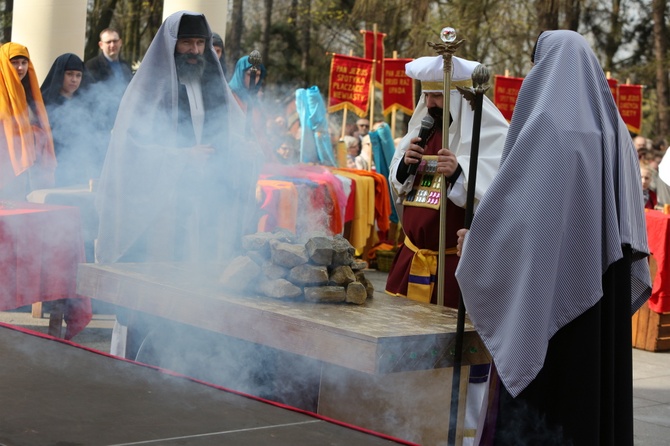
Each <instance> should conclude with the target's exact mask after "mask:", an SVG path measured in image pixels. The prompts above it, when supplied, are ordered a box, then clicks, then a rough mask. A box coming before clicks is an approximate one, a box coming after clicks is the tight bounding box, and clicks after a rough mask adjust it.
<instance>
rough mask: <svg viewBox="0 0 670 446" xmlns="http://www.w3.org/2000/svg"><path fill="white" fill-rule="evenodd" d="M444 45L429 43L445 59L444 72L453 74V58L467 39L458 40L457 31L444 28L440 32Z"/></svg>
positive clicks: (448, 27) (447, 27)
mask: <svg viewBox="0 0 670 446" xmlns="http://www.w3.org/2000/svg"><path fill="white" fill-rule="evenodd" d="M440 39H441V40H442V43H434V42H428V46H429V47H431V48H432V49H434V50H435V52H436V53H437V54H439V55H440V56H442V58H443V59H444V72H445V73H449V74H451V56H453V55H454V53H455V52H456V50H457V49H458V48H459V47H460V46H461V45H462V44H463V42H465V39H461V40H458V41H457V40H456V30H455V29H454V28H452V27H450V26H446V27H444V28H442V31H441V32H440Z"/></svg>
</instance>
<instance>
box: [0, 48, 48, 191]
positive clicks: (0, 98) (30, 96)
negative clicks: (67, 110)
mask: <svg viewBox="0 0 670 446" xmlns="http://www.w3.org/2000/svg"><path fill="white" fill-rule="evenodd" d="M0 119H1V120H2V125H1V126H0V145H1V146H2V147H0V198H3V199H11V200H25V199H26V195H28V193H29V192H31V191H32V190H35V189H41V188H46V187H51V186H53V175H54V170H55V168H56V155H55V153H54V146H53V141H52V138H51V128H50V126H49V120H48V118H47V112H46V109H45V107H44V102H43V100H42V94H41V92H40V88H39V84H38V83H37V76H36V75H35V68H34V67H33V64H32V62H31V61H30V54H29V53H28V49H27V48H26V47H25V46H23V45H20V44H18V43H14V42H8V43H5V44H4V45H2V46H0Z"/></svg>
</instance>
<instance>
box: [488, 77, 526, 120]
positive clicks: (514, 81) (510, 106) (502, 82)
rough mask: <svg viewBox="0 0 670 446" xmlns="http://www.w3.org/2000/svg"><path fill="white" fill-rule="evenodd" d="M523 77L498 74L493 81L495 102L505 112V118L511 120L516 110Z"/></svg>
mask: <svg viewBox="0 0 670 446" xmlns="http://www.w3.org/2000/svg"><path fill="white" fill-rule="evenodd" d="M521 82H523V78H522V77H506V76H499V75H496V76H495V77H494V81H493V103H494V104H495V105H496V107H498V110H500V112H501V113H502V114H503V116H504V117H505V119H507V120H508V121H510V120H511V119H512V113H513V112H514V105H515V104H516V98H517V96H519V89H520V88H521Z"/></svg>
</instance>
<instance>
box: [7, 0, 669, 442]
mask: <svg viewBox="0 0 670 446" xmlns="http://www.w3.org/2000/svg"><path fill="white" fill-rule="evenodd" d="M99 39H100V40H99V47H100V50H101V52H100V54H99V55H98V56H96V57H94V58H92V59H90V60H88V61H83V60H82V59H81V58H80V57H79V56H77V55H76V54H73V53H65V54H63V55H61V56H59V57H57V58H56V59H55V61H54V62H53V65H52V66H51V69H50V70H49V73H48V74H47V76H46V78H45V80H44V82H43V83H42V85H41V86H40V85H38V81H37V75H36V73H35V70H34V67H33V64H32V62H31V59H30V54H29V52H28V49H27V48H26V47H25V46H23V45H21V44H19V43H15V42H9V43H5V44H3V45H2V46H0V76H1V77H2V85H0V107H1V108H0V110H1V113H2V127H0V130H1V131H2V132H3V134H2V137H1V138H0V144H2V146H3V147H2V148H0V199H9V200H25V199H26V196H27V194H28V193H29V192H31V191H33V190H36V189H40V188H48V187H53V186H57V187H67V186H72V185H77V184H83V183H86V182H88V181H89V180H90V179H97V178H99V179H100V183H99V190H98V192H97V201H96V206H97V209H98V212H99V215H100V228H99V234H98V240H97V246H96V253H95V254H96V260H97V261H100V262H112V263H113V262H143V261H187V262H208V261H221V260H222V259H226V258H230V256H231V255H233V253H234V252H235V248H236V247H237V245H238V244H239V243H240V240H241V237H240V236H241V235H242V234H244V233H245V231H247V232H248V231H249V228H254V224H253V218H254V215H253V212H252V211H251V210H253V209H254V207H255V200H256V197H255V194H256V182H257V179H258V176H259V172H260V170H261V164H262V163H264V162H270V163H278V164H292V163H296V162H298V161H299V158H298V156H297V154H298V145H299V141H298V140H297V139H296V138H295V136H293V134H291V132H290V131H289V125H288V123H287V118H286V117H285V116H282V115H281V113H278V114H275V113H268V108H267V107H265V106H263V103H262V100H263V82H264V81H265V78H266V74H267V72H266V68H265V66H264V65H263V64H262V62H261V61H260V60H259V59H257V58H256V57H255V56H252V55H248V56H244V57H242V58H241V59H240V60H239V61H237V63H236V65H235V68H234V70H233V72H232V74H231V76H230V79H228V78H227V76H226V62H225V50H224V46H223V41H222V39H221V37H220V36H218V35H217V34H215V33H212V31H211V29H210V28H209V24H208V23H207V21H206V19H205V17H204V16H203V15H200V14H195V13H189V12H185V11H181V12H178V13H175V14H172V15H171V16H169V17H168V18H167V19H166V20H165V22H164V23H163V25H162V26H161V27H160V29H159V30H158V32H157V34H156V36H155V37H154V39H153V41H152V43H151V45H150V47H149V48H148V50H147V53H146V55H145V56H144V59H143V61H142V63H141V64H140V66H139V68H138V69H137V71H136V72H135V73H133V72H132V69H131V67H130V65H129V64H128V62H126V61H124V60H123V59H122V58H121V57H120V54H121V49H122V44H123V42H122V39H121V36H120V34H119V32H118V31H116V30H114V29H111V28H109V29H105V30H104V31H102V32H101V33H100V35H99ZM533 56H534V59H535V60H534V63H535V65H534V67H533V69H532V70H531V72H530V73H529V74H528V76H527V77H526V78H525V80H524V82H523V85H522V87H521V90H520V92H519V98H518V103H517V107H516V109H515V112H514V116H513V118H512V121H511V123H510V124H508V122H507V121H506V120H505V119H504V118H503V116H502V115H501V113H500V112H499V111H498V109H497V108H496V107H495V105H494V104H493V103H492V102H491V101H490V100H488V98H484V103H483V119H482V128H481V135H480V137H481V146H480V153H479V157H478V164H477V183H476V185H470V184H469V183H468V176H469V169H468V168H469V165H470V163H471V161H472V160H471V159H470V148H471V145H472V140H471V135H472V126H473V120H472V113H471V110H470V105H469V103H468V102H467V101H466V100H464V99H463V97H462V95H461V93H460V92H458V91H457V90H456V89H453V90H452V91H451V92H445V91H443V83H442V79H443V65H442V64H443V59H442V57H441V56H437V57H422V58H418V59H416V60H414V61H412V62H410V63H409V64H407V75H408V76H410V77H412V78H414V79H416V80H417V81H418V82H420V83H421V97H420V99H419V102H418V104H417V107H416V110H415V113H414V115H413V116H412V118H411V120H410V122H409V126H408V127H409V128H408V132H407V134H406V136H405V137H404V138H402V139H401V140H400V141H398V142H397V145H396V147H395V150H396V151H395V155H394V156H393V159H392V160H391V161H390V162H383V164H379V166H375V162H377V163H380V162H381V160H380V159H379V158H376V157H375V156H373V151H372V150H373V149H372V143H371V137H373V138H376V137H377V136H375V135H374V134H371V132H370V130H371V129H370V120H369V119H366V118H361V119H359V120H358V121H357V122H356V124H355V127H354V126H353V125H352V126H351V127H350V128H349V129H348V130H347V135H346V136H344V137H343V138H342V139H343V141H344V144H345V145H346V148H347V167H349V168H352V169H359V170H370V169H373V170H377V167H379V169H378V170H385V171H386V170H387V171H388V177H389V182H390V184H391V185H392V192H393V195H394V203H395V204H396V208H397V210H398V214H399V219H400V222H401V224H402V228H403V230H404V234H405V237H404V241H403V243H402V244H401V245H400V246H398V247H397V253H396V257H395V260H394V262H393V265H392V266H391V271H390V273H389V278H388V282H387V285H386V291H387V293H389V294H392V295H396V296H403V297H406V298H409V299H413V300H417V301H421V302H425V303H433V304H435V303H436V302H437V296H436V291H437V289H436V287H435V286H434V285H435V283H436V280H438V279H437V278H436V272H437V270H438V269H437V267H438V265H437V259H438V249H439V246H438V235H439V233H440V227H439V226H440V225H441V224H446V226H447V231H446V232H447V240H446V243H447V252H446V253H445V255H446V259H445V262H446V263H447V265H446V267H445V268H444V269H443V271H444V277H441V278H440V280H444V281H445V283H446V296H445V305H447V306H450V307H453V308H457V307H458V303H459V298H460V297H461V294H460V293H462V298H463V301H464V303H465V306H466V307H467V310H468V313H469V314H470V316H471V319H472V321H473V323H474V325H475V327H476V328H477V330H478V332H479V333H480V335H481V336H482V339H483V340H484V342H485V343H486V345H487V347H488V348H489V351H490V352H491V354H492V356H493V362H494V364H493V367H492V371H491V376H492V378H491V381H490V383H491V384H490V385H491V392H492V393H491V395H493V396H494V397H495V400H493V399H492V401H494V402H493V403H491V404H490V405H484V406H485V407H486V408H488V409H489V412H488V413H487V414H486V417H482V420H484V419H485V423H484V425H483V426H480V429H479V432H480V434H481V435H482V438H483V440H482V441H483V443H481V444H514V441H516V439H517V438H518V437H519V435H521V436H526V437H528V438H532V439H533V440H535V441H537V442H546V441H548V439H550V438H551V439H552V441H555V440H556V438H560V439H561V441H565V442H566V443H564V444H569V442H573V443H574V444H611V443H609V440H610V439H615V438H616V439H619V438H625V439H626V444H628V439H630V440H631V441H632V424H631V423H632V417H631V411H632V406H631V402H632V396H631V394H630V392H629V391H628V390H630V389H628V390H626V391H615V390H616V389H613V388H611V387H607V386H605V387H603V386H601V384H602V383H604V382H608V383H614V382H624V383H625V384H626V385H627V384H629V381H630V379H631V377H630V373H629V372H630V364H631V362H630V361H631V358H630V351H629V350H630V342H629V340H628V342H627V343H626V342H625V341H626V340H627V338H626V337H625V336H623V333H625V332H626V331H627V332H628V336H630V314H631V312H632V311H635V310H636V309H637V307H639V305H641V303H642V302H644V298H645V296H648V291H649V288H648V286H649V283H648V282H649V277H648V276H649V273H648V270H647V269H645V268H646V255H647V254H648V252H647V249H648V248H647V246H646V235H645V227H644V218H643V209H644V208H648V209H658V208H662V207H663V206H664V205H670V193H669V191H670V186H668V184H666V183H665V182H664V181H663V179H662V178H661V177H659V175H658V172H659V165H661V163H662V160H663V159H664V156H665V152H666V148H667V142H665V141H659V142H656V143H653V144H652V143H651V141H650V140H649V139H647V138H645V137H644V136H642V135H635V136H634V138H633V137H631V135H630V134H629V133H628V131H627V130H626V129H625V126H624V125H623V121H622V120H621V118H620V116H619V114H618V110H617V108H616V105H615V104H614V102H613V98H612V95H611V93H610V90H609V87H608V86H607V82H606V79H605V77H604V74H603V73H602V69H601V68H600V66H599V64H598V62H597V60H596V58H595V56H594V55H593V53H592V51H591V50H590V49H589V47H588V44H587V43H586V41H585V40H584V39H583V38H582V37H581V36H580V35H578V34H577V33H573V32H570V31H549V32H544V33H542V34H541V35H540V37H539V38H538V42H537V45H536V49H535V50H534V53H533ZM566 61H573V62H574V63H566ZM477 65H478V63H477V62H474V61H469V60H465V59H461V58H458V57H454V58H453V74H452V79H453V84H454V86H456V85H459V84H462V85H463V86H466V85H467V84H468V82H469V81H470V78H471V75H472V72H473V70H474V69H475V67H476V66H477ZM577 66H578V67H580V69H579V70H576V69H574V67H577ZM563 84H566V85H567V87H566V88H560V89H559V88H556V86H557V85H563ZM581 85H595V86H597V87H598V88H590V89H586V88H584V89H576V88H573V87H575V86H581ZM579 92H582V93H584V94H582V95H579V94H578V93H579ZM444 94H449V95H451V96H450V98H451V99H450V109H449V110H448V111H445V110H442V104H443V97H444ZM562 111H563V112H562ZM568 111H569V112H568ZM575 112H578V113H575ZM426 115H430V116H431V117H432V118H433V119H434V121H435V122H436V124H435V125H434V127H433V130H432V132H431V133H430V135H429V136H428V137H427V140H426V141H421V139H420V138H419V136H418V133H419V127H420V125H421V121H422V118H423V117H424V116H426ZM538 116H543V119H539V118H538ZM594 116H598V117H600V118H601V119H595V118H594ZM566 117H570V121H569V122H568V120H567V118H566ZM445 119H449V123H450V124H451V125H450V126H448V128H449V148H444V147H442V140H443V138H442V128H443V123H442V121H443V120H445ZM378 124H379V123H375V130H373V132H374V131H376V129H378V128H380V127H379V126H378ZM380 125H381V126H383V125H384V124H383V123H382V124H380ZM575 129H580V131H578V130H575ZM577 133H578V136H576V134H577ZM594 152H595V153H597V154H598V156H594V155H593V153H594ZM636 152H637V153H636ZM636 155H637V156H636ZM424 157H425V158H424ZM429 162H433V163H434V166H435V172H437V173H440V174H442V175H443V178H444V180H445V181H447V182H448V183H449V189H448V190H449V193H448V195H447V196H446V197H440V198H439V199H438V200H437V203H434V202H427V201H421V200H417V199H415V198H416V197H417V194H418V192H419V189H420V188H421V187H422V186H424V185H423V184H419V182H418V181H417V179H418V178H419V175H417V174H416V171H415V170H414V169H413V167H415V166H416V165H419V164H420V163H421V166H422V168H426V167H425V166H426V165H427V164H428V163H429ZM594 169H595V170H596V171H597V172H598V173H599V174H598V175H593V172H594ZM420 173H421V172H420ZM638 173H639V175H640V176H639V177H638V176H637V175H638ZM469 187H475V191H474V195H475V199H476V201H477V206H478V207H477V213H476V215H475V217H474V219H473V221H472V227H471V228H462V226H463V225H462V223H463V221H464V216H465V214H464V212H465V210H464V206H465V201H466V194H467V191H468V188H469ZM440 206H446V207H447V215H448V218H449V220H448V221H447V222H442V221H440V213H439V207H440ZM594 209H597V210H599V211H601V212H602V215H600V218H593V219H586V218H585V216H588V215H589V212H591V211H593V210H594ZM230 215H235V218H230ZM587 220H590V221H587ZM459 229H460V230H459ZM557 234H560V236H559V237H557V236H556V235H557ZM548 245H551V246H550V247H548ZM548 251H549V252H548ZM505 258H511V259H513V260H514V261H513V262H505V261H501V259H505ZM483 271H485V272H486V277H487V279H485V280H484V279H482V272H483ZM645 274H646V276H645ZM547 277H551V280H547ZM501 296H504V299H502V300H501ZM519 309H522V310H521V311H519ZM626 320H627V322H626ZM120 322H121V323H126V322H127V320H125V319H123V317H122V318H120ZM603 326H607V327H609V329H610V330H611V331H612V333H615V334H617V336H622V337H623V339H624V341H616V340H615V339H612V340H611V341H604V339H606V338H608V336H610V334H606V333H604V332H601V331H600V330H601V327H603ZM589 339H590V340H595V339H599V340H603V341H602V342H601V341H598V342H595V341H594V342H590V341H588V342H589V347H588V349H585V350H584V351H577V350H579V349H576V348H575V342H580V343H583V342H587V340H589ZM518 346H522V348H519V347H518ZM622 346H625V347H626V348H623V347H622ZM125 348H126V347H125V346H124V349H125ZM129 348H130V349H137V346H136V345H135V346H130V347H129ZM626 349H628V353H626ZM586 352H588V354H586ZM608 358H609V360H611V362H610V364H609V365H604V366H603V364H604V361H605V360H606V359H608ZM566 359H568V360H569V361H570V364H572V365H566V362H565V361H566ZM576 364H581V367H582V368H583V367H587V368H588V369H589V370H591V371H592V372H593V373H591V374H590V375H589V377H585V376H584V374H583V373H582V372H581V370H580V369H579V368H577V367H576V366H575V365H576ZM596 371H599V372H598V373H596ZM575 383H580V384H579V385H576V384H575ZM577 393H579V394H580V395H581V398H582V400H585V401H586V403H585V404H584V410H588V411H589V416H588V417H583V416H578V415H575V412H574V411H573V408H572V406H571V404H570V403H571V401H574V399H575V398H576V396H575V395H576V394H577ZM612 404H614V405H615V408H616V410H615V411H613V412H612V411H610V406H611V405H612ZM480 406H481V405H480ZM480 406H476V407H477V410H479V407H480ZM471 415H472V416H471V417H469V418H468V422H470V420H475V421H473V422H474V423H476V420H477V419H479V417H478V413H474V414H471ZM594 420H600V422H599V424H597V423H594ZM538 422H541V429H540V430H538ZM512 425H514V426H516V428H517V430H515V431H513V432H511V431H509V430H507V428H508V427H509V426H512ZM475 427H476V426H475ZM540 431H541V432H540ZM557 436H558V437H557ZM487 438H488V440H487ZM487 441H489V443H486V442H487Z"/></svg>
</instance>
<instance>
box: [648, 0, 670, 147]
mask: <svg viewBox="0 0 670 446" xmlns="http://www.w3.org/2000/svg"><path fill="white" fill-rule="evenodd" d="M652 8H653V18H654V53H655V57H656V96H657V100H658V106H657V110H658V125H657V129H656V133H657V135H658V137H662V138H666V140H667V138H668V137H669V136H670V120H669V116H668V69H667V62H666V59H667V54H668V43H667V42H668V32H667V27H666V26H665V19H666V14H667V8H668V5H667V3H666V0H653V2H652Z"/></svg>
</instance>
